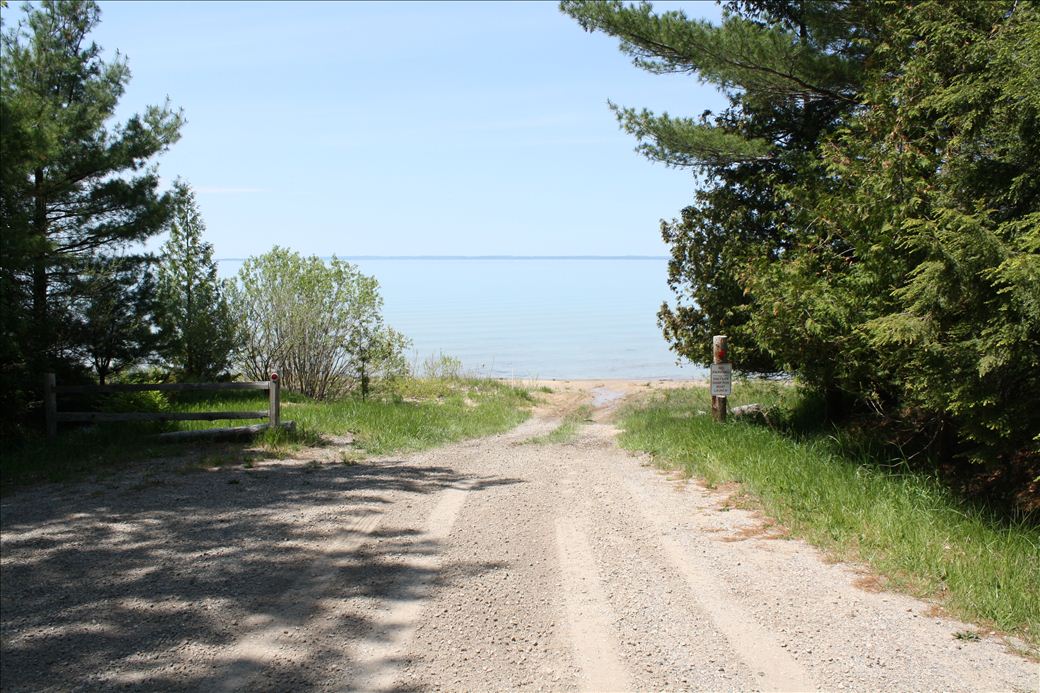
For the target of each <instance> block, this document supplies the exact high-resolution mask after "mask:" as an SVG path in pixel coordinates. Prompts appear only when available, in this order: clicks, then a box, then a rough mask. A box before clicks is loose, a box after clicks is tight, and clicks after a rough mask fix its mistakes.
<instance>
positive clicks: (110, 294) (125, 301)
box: [71, 256, 156, 385]
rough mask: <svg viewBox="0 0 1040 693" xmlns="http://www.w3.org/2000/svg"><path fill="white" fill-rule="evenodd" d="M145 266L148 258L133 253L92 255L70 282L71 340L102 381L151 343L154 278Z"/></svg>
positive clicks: (137, 357)
mask: <svg viewBox="0 0 1040 693" xmlns="http://www.w3.org/2000/svg"><path fill="white" fill-rule="evenodd" d="M147 264H148V260H147V258H141V257H134V256H125V257H104V258H103V257H94V258H91V259H90V260H88V261H87V262H85V263H83V265H82V267H80V268H79V269H78V271H77V273H76V276H75V278H74V280H73V282H74V283H73V284H72V287H73V291H72V295H73V296H74V305H73V307H72V310H71V313H72V316H73V319H74V322H73V324H72V326H71V329H72V334H73V341H74V342H75V343H76V344H80V345H82V346H81V349H82V351H83V355H84V356H85V357H86V358H87V360H88V361H89V362H90V363H91V365H92V366H93V367H94V370H95V372H96V373H97V376H98V381H99V382H100V383H101V384H102V385H104V384H105V381H106V380H107V379H108V377H109V376H110V375H112V374H114V373H119V372H120V371H123V370H124V369H126V368H129V367H131V366H134V365H136V364H137V363H139V362H140V361H141V360H142V359H144V358H146V357H147V356H149V355H150V354H151V353H152V351H153V349H154V347H155V344H156V337H155V334H154V332H153V331H152V317H153V313H154V311H155V279H154V277H153V276H152V273H151V271H150V270H149V269H148V267H147Z"/></svg>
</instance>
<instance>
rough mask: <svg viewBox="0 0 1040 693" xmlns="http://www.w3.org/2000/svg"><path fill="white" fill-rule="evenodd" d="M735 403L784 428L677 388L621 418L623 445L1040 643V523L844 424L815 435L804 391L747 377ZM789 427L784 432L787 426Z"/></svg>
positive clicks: (952, 607) (954, 608) (905, 585)
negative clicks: (713, 406) (735, 487)
mask: <svg viewBox="0 0 1040 693" xmlns="http://www.w3.org/2000/svg"><path fill="white" fill-rule="evenodd" d="M734 390H735V396H734V397H731V398H730V404H731V406H736V405H739V404H743V403H748V402H760V403H762V404H764V405H766V406H767V407H770V410H771V416H772V420H773V422H774V423H775V422H776V421H777V419H778V418H783V417H786V420H785V421H784V423H785V424H786V428H789V429H791V430H797V431H800V433H799V434H798V435H794V434H791V433H784V432H782V431H781V430H776V429H773V428H769V427H766V426H763V425H755V424H752V423H747V422H742V421H730V422H729V423H727V424H725V425H718V424H715V423H714V422H713V421H712V420H711V417H710V415H708V414H707V412H708V411H709V410H710V398H709V396H708V393H707V390H706V389H696V390H692V389H691V390H676V391H669V392H667V393H665V394H664V396H663V397H661V398H659V399H657V400H654V401H652V402H649V403H646V404H644V405H643V406H642V407H641V408H638V409H629V410H627V411H625V412H624V414H623V417H622V424H621V425H622V427H623V430H624V432H623V433H622V435H621V443H622V445H624V446H626V447H628V448H632V449H638V450H644V451H647V452H649V453H650V454H651V455H652V456H653V457H654V458H655V460H657V461H658V463H659V464H661V465H662V466H667V467H672V468H677V469H681V470H683V471H685V472H686V473H688V474H690V475H695V476H698V477H701V478H703V479H705V480H706V481H707V482H708V483H709V484H721V483H726V482H739V483H740V484H742V486H743V489H744V490H745V491H746V492H748V493H750V494H751V495H752V496H753V497H754V498H755V499H756V501H755V502H756V503H757V504H760V506H761V508H762V510H764V511H765V512H766V513H767V514H769V515H770V516H772V517H774V518H776V519H777V520H779V521H780V522H781V523H783V524H784V525H786V526H787V527H788V528H790V529H791V530H792V532H793V533H794V534H796V535H798V536H801V537H804V538H806V539H808V540H809V541H811V542H812V543H814V544H816V545H817V546H820V547H822V548H824V549H826V550H827V551H828V552H829V553H831V554H832V555H834V556H835V557H837V558H839V559H843V560H856V561H862V562H864V563H866V564H868V565H869V566H871V567H872V568H873V569H874V570H876V571H877V572H878V573H880V574H882V575H884V576H886V577H887V578H888V581H889V584H890V585H891V586H893V587H896V588H899V589H903V590H905V591H908V592H910V593H913V594H916V595H919V596H927V597H932V598H939V599H940V600H941V602H942V603H943V605H944V606H945V607H946V608H947V609H948V610H949V611H950V612H951V613H953V614H955V615H957V616H960V617H962V618H968V619H971V620H976V621H982V622H985V623H987V624H991V625H993V626H996V627H997V628H999V629H1000V630H1002V631H1005V632H1008V633H1012V634H1014V635H1018V636H1020V637H1022V638H1023V639H1025V640H1026V641H1028V642H1030V643H1032V644H1033V645H1034V646H1036V645H1040V527H1038V526H1037V524H1036V522H1035V519H1036V518H1035V517H1034V518H1029V517H1021V516H1020V517H1018V518H1013V517H1012V518H1009V517H1007V516H1004V515H1000V514H998V513H995V512H992V511H989V510H987V509H985V508H983V507H980V506H978V505H973V504H971V503H968V502H966V501H965V500H963V499H961V498H959V497H957V496H955V495H954V494H953V493H951V492H950V491H949V490H948V488H947V487H945V486H943V485H942V484H941V483H939V482H938V480H937V479H936V478H935V477H934V476H932V475H929V474H927V473H924V472H921V471H913V470H911V469H910V467H909V465H908V464H906V462H905V460H902V461H901V460H898V459H895V460H893V459H887V458H886V457H885V455H884V454H883V453H882V452H880V451H881V448H880V446H870V445H867V444H864V443H863V442H862V441H861V440H858V439H854V438H850V437H849V436H846V435H844V434H842V433H841V432H840V431H835V430H831V431H826V432H824V431H820V430H819V426H818V425H817V426H816V432H815V433H812V432H810V431H811V427H810V426H809V425H808V422H807V421H806V420H805V419H806V417H808V416H810V415H811V412H812V410H813V407H812V403H811V402H809V401H807V400H806V399H805V398H803V397H802V395H801V393H800V392H799V391H798V389H797V388H795V387H792V386H786V385H783V384H779V383H766V384H761V383H748V384H746V385H744V386H738V387H736V388H734ZM782 428H783V427H782Z"/></svg>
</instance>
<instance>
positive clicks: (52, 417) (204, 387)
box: [43, 373, 282, 438]
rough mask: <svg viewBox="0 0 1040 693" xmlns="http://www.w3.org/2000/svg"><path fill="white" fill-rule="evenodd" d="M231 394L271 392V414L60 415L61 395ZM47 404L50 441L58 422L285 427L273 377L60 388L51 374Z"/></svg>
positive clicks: (46, 379) (46, 384)
mask: <svg viewBox="0 0 1040 693" xmlns="http://www.w3.org/2000/svg"><path fill="white" fill-rule="evenodd" d="M227 390H267V393H268V396H267V411H200V412H125V413H115V412H89V411H58V395H63V394H88V393H89V394H93V393H106V392H148V391H159V392H197V391H227ZM43 402H44V410H45V412H46V419H47V437H48V438H53V437H54V436H56V435H57V433H58V422H59V421H61V422H87V423H101V422H108V421H222V420H225V419H267V425H268V426H269V427H271V428H275V427H277V426H280V425H281V420H282V413H281V409H282V401H281V381H279V380H278V374H277V373H272V374H271V379H270V380H261V381H257V382H246V383H164V384H161V385H160V384H156V385H150V384H144V385H61V386H59V385H57V384H56V383H55V378H54V374H53V373H47V374H46V376H45V377H44V384H43Z"/></svg>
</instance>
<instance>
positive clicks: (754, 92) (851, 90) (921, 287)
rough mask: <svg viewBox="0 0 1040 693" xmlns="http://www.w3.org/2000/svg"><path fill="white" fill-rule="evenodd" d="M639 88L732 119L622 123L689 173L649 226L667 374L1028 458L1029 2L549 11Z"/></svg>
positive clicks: (761, 3)
mask: <svg viewBox="0 0 1040 693" xmlns="http://www.w3.org/2000/svg"><path fill="white" fill-rule="evenodd" d="M562 8H563V10H564V11H565V12H568V13H569V14H571V15H572V16H574V17H575V19H577V20H578V21H579V23H581V24H582V26H583V27H585V28H586V29H588V30H598V31H603V32H605V33H607V34H610V35H612V36H616V37H618V38H619V39H620V41H621V47H622V50H624V51H625V52H627V53H628V54H630V55H632V56H633V58H634V59H635V63H636V64H637V65H638V66H639V67H642V68H644V69H647V70H649V71H651V72H654V73H661V72H686V73H690V74H694V75H696V76H697V77H698V78H699V79H701V80H702V81H705V82H709V83H711V84H714V85H716V86H718V87H719V88H720V89H721V90H722V91H723V92H724V93H725V94H726V95H727V96H728V97H729V100H730V107H729V108H728V109H727V110H726V111H724V112H723V113H721V114H711V113H705V114H704V115H703V116H701V118H700V119H698V120H696V121H695V120H691V119H686V118H674V117H671V116H668V115H667V114H662V115H660V116H658V115H655V114H652V113H649V112H647V111H636V110H634V109H626V108H617V107H615V109H614V110H615V112H616V113H617V115H618V117H619V119H620V121H621V124H622V126H623V127H624V128H625V129H626V130H628V131H629V132H631V133H632V134H634V135H635V136H636V137H637V138H638V139H639V141H640V146H639V151H641V152H642V153H643V154H645V155H646V156H648V157H650V158H652V159H655V160H659V161H663V162H665V163H667V164H670V165H674V166H684V167H691V168H693V169H694V170H695V171H696V172H697V173H698V174H700V175H701V176H702V180H703V181H704V186H703V187H702V189H701V190H700V191H699V192H698V193H697V200H696V204H694V205H691V206H690V207H688V208H686V209H684V210H682V213H681V217H680V218H679V219H677V220H673V221H671V222H664V223H663V224H662V232H663V236H664V239H665V241H666V242H667V243H668V244H669V245H670V246H671V250H672V259H671V262H670V263H669V283H670V285H671V286H672V288H673V290H675V292H676V295H677V299H678V300H677V303H676V305H675V306H674V307H673V306H668V305H665V306H663V307H662V309H661V312H660V313H659V319H660V321H661V325H662V327H663V329H664V333H665V336H666V338H667V339H668V340H669V341H670V342H671V344H672V347H673V349H674V350H675V351H677V352H678V353H679V354H680V355H682V356H685V357H687V358H690V359H692V360H694V361H699V362H707V361H709V360H710V353H709V344H710V338H711V336H712V335H713V334H728V335H729V336H730V339H731V344H732V345H733V349H732V353H733V356H734V360H735V362H736V365H737V367H738V368H740V369H743V370H745V371H749V372H775V371H783V372H788V373H792V374H797V375H798V376H800V377H801V378H802V379H803V381H804V382H805V383H807V384H809V385H810V386H811V387H813V388H815V389H817V390H818V391H819V392H821V393H824V394H825V395H826V397H825V400H826V402H827V405H828V406H827V409H826V411H827V414H828V415H830V416H832V417H835V416H837V415H840V414H841V413H842V412H844V411H846V409H847V407H846V406H845V404H846V403H852V404H855V405H857V406H860V407H866V406H869V407H870V408H872V409H874V410H877V411H881V412H883V413H885V414H886V415H888V416H892V417H909V418H913V419H914V420H917V421H923V422H924V424H925V425H926V426H927V427H928V428H930V429H931V431H932V433H933V434H934V439H935V440H936V445H937V446H938V448H939V449H940V452H942V453H943V455H944V456H946V457H949V456H951V455H953V454H961V455H962V456H964V457H966V458H971V459H986V458H993V457H998V456H1003V457H1004V458H1005V459H1008V458H1011V457H1013V456H1014V455H1015V454H1017V453H1018V452H1019V451H1022V450H1025V449H1029V448H1033V449H1035V448H1036V447H1037V445H1038V443H1040V438H1037V437H1036V436H1037V432H1038V431H1040V411H1038V410H1037V407H1036V406H1035V401H1036V397H1035V393H1036V392H1037V391H1040V380H1038V379H1040V312H1038V306H1040V289H1038V288H1037V287H1038V286H1040V77H1038V76H1037V75H1038V74H1040V69H1038V68H1040V50H1038V48H1040V21H1038V8H1037V6H1036V4H1035V3H1034V2H1014V0H1006V1H1002V2H989V3H976V2H971V1H970V0H955V1H952V2H941V3H940V2H920V3H912V4H910V5H903V4H899V3H894V2H889V3H858V2H853V3H833V2H815V1H812V0H807V1H805V2H790V1H787V0H747V1H734V2H730V3H728V5H727V7H726V13H725V19H724V21H723V23H722V24H721V25H720V26H712V25H710V24H708V23H705V22H696V21H690V20H688V19H687V18H686V17H685V16H683V14H682V13H681V12H666V13H661V14H655V13H654V12H653V10H652V8H651V7H650V5H649V4H640V5H638V6H625V5H623V4H621V3H617V2H615V3H598V2H577V1H576V2H570V1H568V2H564V3H563V4H562Z"/></svg>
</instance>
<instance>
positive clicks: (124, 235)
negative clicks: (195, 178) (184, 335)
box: [0, 0, 182, 373]
mask: <svg viewBox="0 0 1040 693" xmlns="http://www.w3.org/2000/svg"><path fill="white" fill-rule="evenodd" d="M5 14H6V13H5ZM99 18H100V10H99V9H98V6H97V4H96V3H94V2H79V1H75V2H74V1H55V0H46V1H44V2H42V3H40V5H39V6H36V7H32V6H27V17H26V20H25V22H22V23H19V24H18V25H17V26H16V27H14V28H12V29H11V30H9V31H7V32H5V33H4V35H3V39H2V44H3V46H2V47H3V50H2V60H0V86H2V92H3V101H4V113H3V115H4V119H5V121H8V122H5V123H4V127H3V135H4V139H5V143H4V158H5V159H7V155H8V154H9V153H11V152H16V153H17V155H18V156H17V157H15V158H13V159H12V160H9V161H5V163H4V167H3V169H4V170H3V176H4V180H3V184H4V193H3V197H4V204H3V209H2V212H3V215H4V219H3V224H2V226H3V232H4V236H5V238H4V261H5V268H4V269H5V272H4V275H5V276H4V283H5V285H4V287H3V288H4V292H5V294H7V295H5V296H4V303H5V308H6V307H7V306H9V305H13V306H14V307H15V308H17V309H18V310H19V312H21V311H22V310H24V311H25V315H24V318H25V319H26V320H27V322H29V323H30V324H31V326H32V329H31V332H30V333H29V335H28V336H29V338H30V340H31V344H27V345H24V353H25V354H26V355H27V358H26V360H27V361H29V362H30V364H31V366H32V369H33V370H35V371H36V372H37V373H38V372H39V371H42V370H44V369H49V368H53V367H54V365H55V362H56V360H57V359H58V358H59V355H60V353H63V352H66V351H67V350H66V349H64V346H67V345H62V344H61V343H60V341H59V338H60V336H61V335H60V327H61V326H62V325H63V324H65V323H67V322H68V320H69V317H68V316H67V315H65V314H63V313H62V312H61V311H62V307H63V306H69V305H71V304H72V303H73V301H74V298H75V297H74V296H72V295H70V291H71V290H72V287H73V285H74V278H75V267H76V266H77V265H80V264H82V263H84V262H88V261H89V258H91V257H92V256H94V255H96V254H99V253H101V254H105V253H107V254H114V253H117V252H119V251H120V249H122V248H124V247H126V246H127V245H129V244H133V243H135V242H139V241H141V240H144V239H146V238H148V237H149V236H151V235H153V234H155V233H158V232H159V231H160V230H161V229H162V227H163V226H164V224H165V223H166V221H167V219H168V217H169V212H170V201H169V198H168V196H166V195H163V194H160V193H159V192H158V183H159V178H158V175H157V172H156V170H155V169H154V167H149V162H150V161H151V160H152V159H153V157H155V156H156V155H157V154H160V153H162V152H163V151H165V150H166V149H167V148H168V147H169V146H170V145H172V144H173V143H174V142H176V141H177V139H178V138H179V133H180V127H181V124H182V118H181V115H180V114H179V113H177V112H174V111H171V109H170V108H169V106H168V105H167V106H162V107H155V106H153V107H149V108H147V109H146V110H145V112H144V113H143V114H142V115H134V116H132V117H130V118H129V119H128V120H127V121H125V122H123V123H119V124H115V125H110V124H109V121H110V120H111V119H112V117H113V114H114V113H115V110H116V105H117V104H118V102H119V98H120V97H121V96H122V95H123V91H124V89H125V86H126V83H127V81H128V80H129V79H130V70H129V68H128V67H127V64H126V61H125V59H123V58H122V57H120V56H118V55H117V57H116V59H115V60H114V61H113V62H110V63H109V62H105V61H103V60H102V59H101V49H100V48H99V47H98V46H97V45H96V44H94V43H92V42H89V40H88V35H89V33H90V32H91V30H92V29H93V28H94V27H95V26H96V25H97V23H98V21H99ZM9 138H10V141H8V139H9ZM8 262H11V263H12V264H10V265H8V264H7V263H8ZM19 295H21V296H24V299H23V300H19V298H18V297H19ZM5 360H6V359H5Z"/></svg>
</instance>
